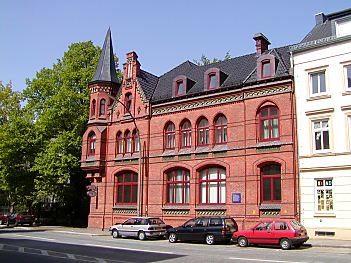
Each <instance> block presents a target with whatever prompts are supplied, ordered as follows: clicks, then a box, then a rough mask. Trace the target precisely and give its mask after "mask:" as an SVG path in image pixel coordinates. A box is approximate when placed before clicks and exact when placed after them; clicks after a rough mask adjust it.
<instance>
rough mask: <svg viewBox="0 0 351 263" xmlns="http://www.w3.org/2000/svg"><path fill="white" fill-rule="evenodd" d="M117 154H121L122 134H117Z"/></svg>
mask: <svg viewBox="0 0 351 263" xmlns="http://www.w3.org/2000/svg"><path fill="white" fill-rule="evenodd" d="M116 145H117V154H123V136H122V132H120V131H119V132H118V133H117V137H116Z"/></svg>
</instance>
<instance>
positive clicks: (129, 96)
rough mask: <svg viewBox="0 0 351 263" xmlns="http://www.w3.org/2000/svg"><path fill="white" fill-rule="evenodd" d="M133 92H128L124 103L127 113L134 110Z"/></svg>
mask: <svg viewBox="0 0 351 263" xmlns="http://www.w3.org/2000/svg"><path fill="white" fill-rule="evenodd" d="M132 101H133V97H132V93H130V92H128V93H127V94H126V96H125V98H124V105H125V109H124V110H125V113H129V112H131V111H132Z"/></svg>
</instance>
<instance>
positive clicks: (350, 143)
mask: <svg viewBox="0 0 351 263" xmlns="http://www.w3.org/2000/svg"><path fill="white" fill-rule="evenodd" d="M347 121H348V125H349V147H350V150H351V115H349V116H347Z"/></svg>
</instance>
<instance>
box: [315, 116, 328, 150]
mask: <svg viewBox="0 0 351 263" xmlns="http://www.w3.org/2000/svg"><path fill="white" fill-rule="evenodd" d="M312 129H313V146H314V147H313V148H314V150H315V151H324V150H328V149H330V145H329V121H328V120H317V121H313V122H312Z"/></svg>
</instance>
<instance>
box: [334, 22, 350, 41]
mask: <svg viewBox="0 0 351 263" xmlns="http://www.w3.org/2000/svg"><path fill="white" fill-rule="evenodd" d="M335 27H336V36H337V37H343V36H347V35H351V19H350V18H346V19H341V20H339V21H336V22H335Z"/></svg>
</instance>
